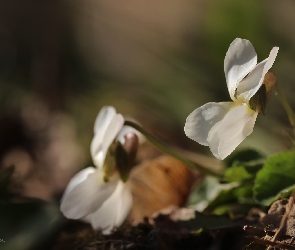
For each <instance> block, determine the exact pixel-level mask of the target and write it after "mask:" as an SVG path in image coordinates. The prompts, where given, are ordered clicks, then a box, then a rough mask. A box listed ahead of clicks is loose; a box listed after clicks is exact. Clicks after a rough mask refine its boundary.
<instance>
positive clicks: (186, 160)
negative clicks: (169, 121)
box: [125, 121, 222, 177]
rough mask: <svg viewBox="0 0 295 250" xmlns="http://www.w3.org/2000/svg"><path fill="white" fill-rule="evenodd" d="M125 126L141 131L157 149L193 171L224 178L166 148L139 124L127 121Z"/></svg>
mask: <svg viewBox="0 0 295 250" xmlns="http://www.w3.org/2000/svg"><path fill="white" fill-rule="evenodd" d="M125 125H126V126H130V127H132V128H134V129H136V130H137V131H139V132H140V133H142V134H143V135H144V136H145V137H146V138H147V139H148V140H149V141H150V142H151V143H152V144H154V145H155V146H156V147H157V148H159V149H160V150H161V151H163V152H164V153H166V154H169V155H171V156H172V157H174V158H175V159H177V160H179V161H181V162H182V163H183V164H185V165H186V166H188V167H190V168H192V169H196V170H198V171H200V172H202V173H204V174H208V175H212V176H215V177H222V175H221V174H219V173H216V172H215V171H213V170H211V169H208V168H205V167H203V166H201V165H199V164H196V163H194V162H192V161H190V160H188V159H187V158H185V157H183V156H181V155H179V154H178V153H176V152H174V151H173V150H171V149H170V148H168V147H167V146H165V145H164V144H163V143H162V142H161V141H160V140H159V139H157V138H155V137H154V136H153V135H152V134H150V133H149V132H147V131H146V130H144V129H143V128H142V127H141V126H139V125H138V124H136V123H134V122H131V121H125Z"/></svg>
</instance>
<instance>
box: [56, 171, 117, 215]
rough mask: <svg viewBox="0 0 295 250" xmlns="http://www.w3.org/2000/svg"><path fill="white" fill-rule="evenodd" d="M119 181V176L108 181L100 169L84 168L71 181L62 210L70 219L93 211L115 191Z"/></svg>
mask: <svg viewBox="0 0 295 250" xmlns="http://www.w3.org/2000/svg"><path fill="white" fill-rule="evenodd" d="M117 182H118V177H116V178H113V179H112V180H110V181H109V182H107V183H106V182H103V180H102V173H101V172H100V171H95V172H93V170H87V171H83V170H82V171H81V172H79V173H77V174H76V175H75V176H74V177H73V179H72V180H71V181H70V183H69V185H68V187H67V189H66V191H65V193H64V195H63V197H62V200H61V205H60V210H61V212H62V213H63V214H64V216H65V217H67V218H69V219H80V218H82V217H84V216H86V215H87V214H90V213H93V212H94V211H95V210H97V209H98V208H99V207H100V206H101V205H102V204H103V202H104V201H105V200H106V199H108V197H109V196H110V195H111V194H112V193H113V192H114V190H115V188H116V184H117ZM75 184H76V186H75Z"/></svg>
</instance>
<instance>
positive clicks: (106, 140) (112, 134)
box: [91, 114, 124, 168]
mask: <svg viewBox="0 0 295 250" xmlns="http://www.w3.org/2000/svg"><path fill="white" fill-rule="evenodd" d="M123 125H124V118H123V116H122V115H121V114H116V115H115V116H114V117H113V118H112V120H111V121H110V122H109V124H108V127H107V128H106V130H105V133H104V135H103V138H102V141H101V142H100V138H99V139H97V135H95V136H94V138H93V140H92V143H91V155H92V159H93V162H94V164H95V166H96V167H98V168H102V166H103V162H104V160H105V156H106V153H107V151H108V148H109V147H110V145H111V143H112V142H113V141H114V140H115V138H116V136H117V135H118V133H119V131H120V130H121V129H122V127H123ZM97 141H99V143H100V144H99V143H98V142H97ZM95 147H97V149H95Z"/></svg>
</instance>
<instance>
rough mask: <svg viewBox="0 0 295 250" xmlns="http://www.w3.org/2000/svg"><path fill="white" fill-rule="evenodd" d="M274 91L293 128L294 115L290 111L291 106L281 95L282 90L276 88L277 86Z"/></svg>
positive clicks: (294, 124) (294, 125) (294, 123)
mask: <svg viewBox="0 0 295 250" xmlns="http://www.w3.org/2000/svg"><path fill="white" fill-rule="evenodd" d="M275 90H276V92H277V94H278V97H279V98H280V101H281V103H282V105H283V107H284V109H285V111H286V113H287V115H288V118H289V122H290V124H291V125H292V126H293V127H295V115H294V111H293V110H292V108H291V106H290V105H289V103H288V101H287V99H286V97H285V95H284V94H283V92H282V90H281V89H280V87H279V86H278V84H276V85H275Z"/></svg>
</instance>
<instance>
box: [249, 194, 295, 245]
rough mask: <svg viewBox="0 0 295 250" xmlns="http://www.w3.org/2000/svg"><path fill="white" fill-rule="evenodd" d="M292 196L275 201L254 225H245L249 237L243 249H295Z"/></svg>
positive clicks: (294, 212) (294, 220) (294, 209)
mask: <svg viewBox="0 0 295 250" xmlns="http://www.w3.org/2000/svg"><path fill="white" fill-rule="evenodd" d="M292 200H293V197H292V196H291V197H290V198H289V200H288V199H281V200H278V201H275V202H274V203H273V204H272V205H271V207H270V209H269V211H268V214H267V215H265V216H264V217H263V218H261V223H260V225H258V226H256V227H249V226H245V227H244V230H245V231H246V232H247V234H248V238H249V239H251V241H252V242H251V243H250V244H249V245H248V246H247V247H246V248H245V249H295V240H294V239H295V238H294V236H295V207H294V201H292Z"/></svg>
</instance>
